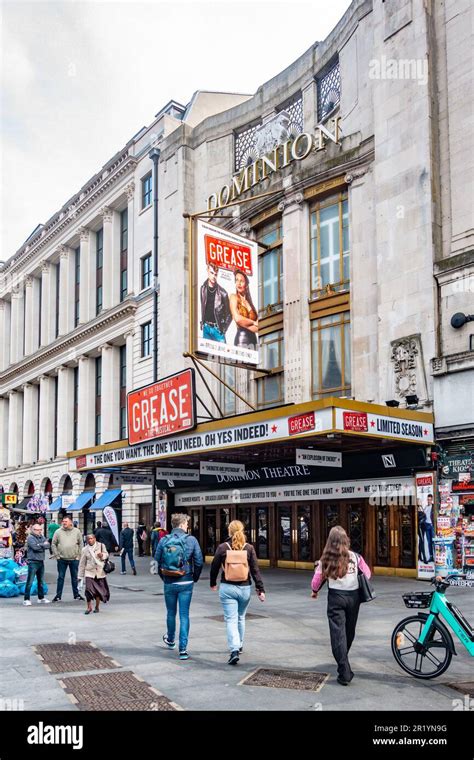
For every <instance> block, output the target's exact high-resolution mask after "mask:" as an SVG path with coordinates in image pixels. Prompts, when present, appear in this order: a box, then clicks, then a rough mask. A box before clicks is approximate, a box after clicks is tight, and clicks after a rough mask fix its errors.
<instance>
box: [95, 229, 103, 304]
mask: <svg viewBox="0 0 474 760" xmlns="http://www.w3.org/2000/svg"><path fill="white" fill-rule="evenodd" d="M95 251H96V301H95V306H96V310H95V313H96V314H100V312H101V311H102V303H103V289H102V272H103V266H104V230H103V228H102V227H101V228H100V230H98V231H97V232H96V248H95Z"/></svg>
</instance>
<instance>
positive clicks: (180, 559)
mask: <svg viewBox="0 0 474 760" xmlns="http://www.w3.org/2000/svg"><path fill="white" fill-rule="evenodd" d="M188 525H189V517H188V515H184V514H176V515H172V517H171V527H172V531H171V533H170V534H169V535H168V536H164V537H163V538H162V539H161V541H160V542H159V543H158V545H157V547H156V551H155V560H156V562H157V565H158V573H159V575H160V578H161V579H162V581H163V582H164V584H165V586H164V590H165V603H166V610H167V618H166V623H167V632H166V633H165V634H164V636H163V643H164V644H165V645H166V646H167V647H168V649H174V648H175V647H176V642H175V635H176V613H177V610H178V605H179V659H180V660H188V659H189V654H188V652H187V646H188V637H189V608H190V606H191V600H192V596H193V590H194V584H195V583H197V582H198V580H199V576H200V575H201V570H202V566H203V557H202V551H201V547H200V546H199V543H198V541H197V540H196V538H194V536H191V535H189V534H188Z"/></svg>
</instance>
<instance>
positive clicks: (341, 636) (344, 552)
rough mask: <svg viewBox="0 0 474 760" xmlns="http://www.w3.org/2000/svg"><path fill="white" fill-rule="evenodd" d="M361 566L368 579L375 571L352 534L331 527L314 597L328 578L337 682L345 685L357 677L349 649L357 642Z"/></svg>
mask: <svg viewBox="0 0 474 760" xmlns="http://www.w3.org/2000/svg"><path fill="white" fill-rule="evenodd" d="M359 569H360V570H361V572H363V573H364V575H365V577H366V578H367V579H368V578H370V576H371V572H370V569H369V568H368V566H367V565H366V563H365V561H364V559H363V557H361V556H360V555H357V554H355V552H352V551H350V541H349V536H348V535H347V533H346V531H345V530H344V528H341V526H340V525H336V526H335V527H334V528H331V530H330V532H329V536H328V540H327V542H326V546H325V547H324V551H323V553H322V556H321V559H320V560H319V562H317V563H316V566H315V572H314V576H313V580H312V581H311V590H312V593H311V596H312V598H313V599H316V598H317V596H318V591H319V589H320V588H321V586H322V585H323V583H325V582H326V581H327V583H328V587H329V591H328V609H327V613H328V621H329V634H330V637H331V649H332V653H333V656H334V659H335V660H336V662H337V682H338V683H340V684H341V685H342V686H347V685H348V684H349V683H350V682H351V681H352V679H353V677H354V673H353V672H352V670H351V666H350V664H349V650H350V648H351V646H352V642H353V641H354V636H355V629H356V625H357V617H358V615H359V607H360V599H359V579H358V571H359Z"/></svg>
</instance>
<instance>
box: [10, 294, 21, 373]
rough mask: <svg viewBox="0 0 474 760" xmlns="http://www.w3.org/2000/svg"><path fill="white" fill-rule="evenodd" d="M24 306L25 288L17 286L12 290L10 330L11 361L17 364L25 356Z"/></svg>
mask: <svg viewBox="0 0 474 760" xmlns="http://www.w3.org/2000/svg"><path fill="white" fill-rule="evenodd" d="M24 316H25V315H24V305H23V288H22V286H21V285H17V286H15V287H14V288H13V290H12V306H11V329H10V336H11V339H10V361H11V364H16V362H19V361H20V360H21V359H23V356H24V340H25V334H24V328H25V320H24Z"/></svg>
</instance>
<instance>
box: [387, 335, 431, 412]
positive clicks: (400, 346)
mask: <svg viewBox="0 0 474 760" xmlns="http://www.w3.org/2000/svg"><path fill="white" fill-rule="evenodd" d="M390 346H391V349H390V360H391V362H392V367H393V378H392V392H393V394H394V396H393V397H394V398H395V399H400V400H402V401H405V400H406V397H407V396H418V398H419V399H420V401H422V400H424V401H426V400H427V398H428V389H427V384H426V376H425V368H424V364H423V352H422V346H421V336H420V335H410V336H407V337H405V338H400V339H399V340H396V341H392V343H391V344H390Z"/></svg>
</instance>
